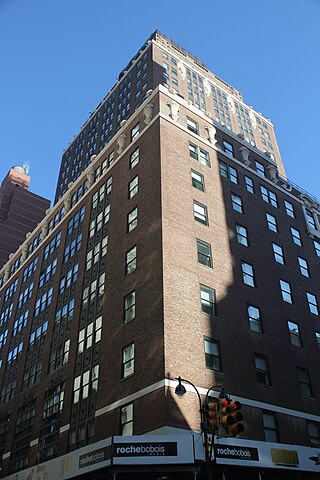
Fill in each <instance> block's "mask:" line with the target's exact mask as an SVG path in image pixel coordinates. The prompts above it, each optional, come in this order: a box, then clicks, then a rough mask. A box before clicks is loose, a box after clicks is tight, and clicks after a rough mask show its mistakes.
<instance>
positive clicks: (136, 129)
mask: <svg viewBox="0 0 320 480" xmlns="http://www.w3.org/2000/svg"><path fill="white" fill-rule="evenodd" d="M139 133H140V125H139V123H137V124H136V125H135V126H134V127H133V128H132V129H131V142H133V141H134V140H136V139H137V138H138V136H139Z"/></svg>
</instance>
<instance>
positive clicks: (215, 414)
mask: <svg viewBox="0 0 320 480" xmlns="http://www.w3.org/2000/svg"><path fill="white" fill-rule="evenodd" d="M208 424H209V425H210V427H211V428H215V427H219V404H218V402H211V403H208Z"/></svg>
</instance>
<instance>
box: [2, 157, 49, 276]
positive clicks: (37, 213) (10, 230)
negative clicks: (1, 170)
mask: <svg viewBox="0 0 320 480" xmlns="http://www.w3.org/2000/svg"><path fill="white" fill-rule="evenodd" d="M29 184H30V177H29V175H27V172H26V170H25V168H24V167H20V166H15V167H12V168H11V169H10V171H9V172H8V174H7V175H6V177H5V178H4V180H3V182H2V184H1V187H0V268H2V267H3V266H4V264H5V263H6V262H7V261H8V259H9V255H10V254H11V253H14V252H15V251H16V250H17V248H18V247H19V246H20V245H21V244H22V243H23V241H24V240H25V238H26V234H27V233H29V232H32V230H33V229H34V228H35V227H36V226H37V225H38V223H39V222H40V221H41V220H42V219H43V217H44V216H45V214H46V210H48V208H49V207H50V201H49V200H47V199H46V198H43V197H40V196H39V195H36V194H35V193H32V192H30V191H29ZM18 263H19V262H18ZM18 263H17V265H16V267H17V268H18V266H19V265H18Z"/></svg>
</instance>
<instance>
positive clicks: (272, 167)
mask: <svg viewBox="0 0 320 480" xmlns="http://www.w3.org/2000/svg"><path fill="white" fill-rule="evenodd" d="M267 170H268V173H269V178H270V180H271V182H273V183H278V182H279V179H278V177H277V174H278V169H277V167H276V166H275V165H268V166H267Z"/></svg>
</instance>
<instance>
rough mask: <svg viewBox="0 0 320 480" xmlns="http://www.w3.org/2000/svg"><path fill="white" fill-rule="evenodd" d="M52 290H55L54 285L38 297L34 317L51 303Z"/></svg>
mask: <svg viewBox="0 0 320 480" xmlns="http://www.w3.org/2000/svg"><path fill="white" fill-rule="evenodd" d="M52 291H53V287H51V288H49V290H48V291H47V292H44V294H43V295H42V296H41V297H40V298H38V299H37V301H36V305H35V308H34V314H33V316H34V317H36V316H37V315H39V313H40V312H42V311H43V310H44V309H45V308H47V307H48V306H49V305H50V304H51V300H52Z"/></svg>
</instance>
